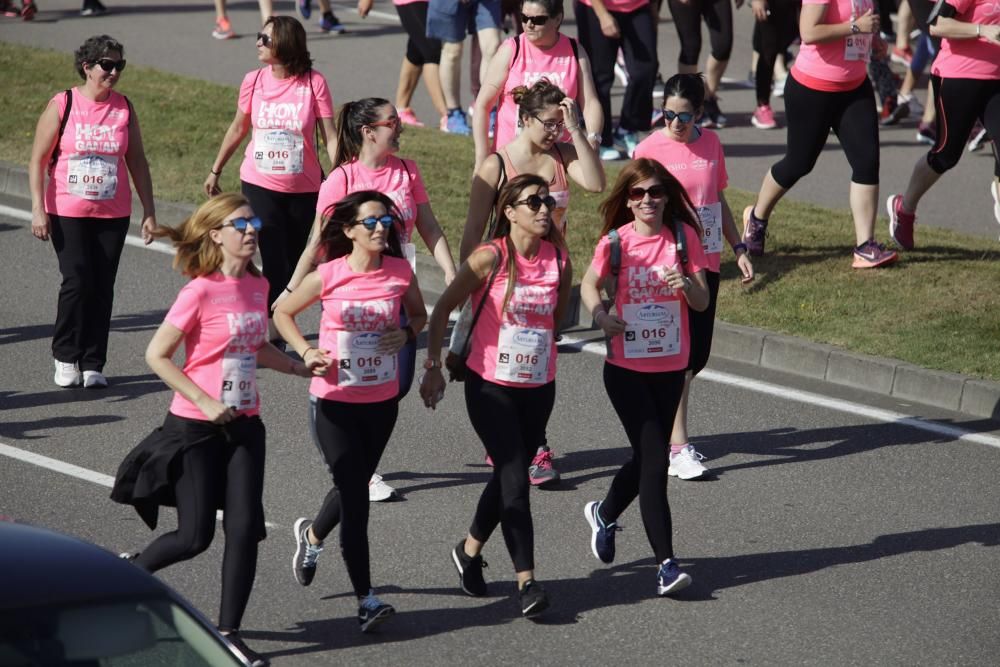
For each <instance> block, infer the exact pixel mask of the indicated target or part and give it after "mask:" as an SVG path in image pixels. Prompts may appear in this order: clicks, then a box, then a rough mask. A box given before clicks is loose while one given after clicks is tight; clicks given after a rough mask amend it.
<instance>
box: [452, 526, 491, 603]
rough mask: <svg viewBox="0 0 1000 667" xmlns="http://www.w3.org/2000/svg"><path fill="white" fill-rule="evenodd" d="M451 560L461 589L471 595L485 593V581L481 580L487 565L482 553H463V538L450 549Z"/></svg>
mask: <svg viewBox="0 0 1000 667" xmlns="http://www.w3.org/2000/svg"><path fill="white" fill-rule="evenodd" d="M451 562H452V563H454V564H455V569H456V570H458V583H459V585H460V586H461V587H462V590H463V591H465V592H466V593H468V594H469V595H471V596H473V597H482V596H484V595H486V581H484V580H483V568H484V567H489V566H488V565H487V564H486V561H484V560H483V556H482V554H480V555H478V556H470V555H468V554H466V553H465V540H462V541H461V542H459V543H458V544H457V545H456V546H455V548H454V549H452V550H451Z"/></svg>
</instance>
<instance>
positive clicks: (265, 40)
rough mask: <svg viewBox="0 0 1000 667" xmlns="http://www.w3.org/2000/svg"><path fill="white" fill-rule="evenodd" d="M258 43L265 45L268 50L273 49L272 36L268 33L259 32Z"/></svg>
mask: <svg viewBox="0 0 1000 667" xmlns="http://www.w3.org/2000/svg"><path fill="white" fill-rule="evenodd" d="M257 41H258V42H260V43H261V44H263V45H264V46H265V47H266V48H268V49H269V48H271V36H270V35H269V34H267V33H266V32H258V33H257Z"/></svg>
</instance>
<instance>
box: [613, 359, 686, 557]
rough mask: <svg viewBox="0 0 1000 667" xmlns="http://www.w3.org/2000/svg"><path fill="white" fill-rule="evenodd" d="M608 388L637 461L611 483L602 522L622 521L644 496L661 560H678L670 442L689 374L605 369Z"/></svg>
mask: <svg viewBox="0 0 1000 667" xmlns="http://www.w3.org/2000/svg"><path fill="white" fill-rule="evenodd" d="M604 388H605V389H606V390H607V392H608V397H609V398H610V399H611V405H612V406H614V409H615V412H617V413H618V419H620V420H621V423H622V427H624V429H625V435H626V436H628V441H629V444H631V445H632V458H631V459H629V461H628V463H626V464H625V465H623V466H622V467H621V469H620V470H619V471H618V473H617V474H616V475H615V478H614V481H612V482H611V488H610V489H608V495H607V496H605V498H604V502H602V503H601V518H602V519H604V520H605V521H606V522H608V523H610V522H613V521H617V520H618V517H619V516H621V514H622V512H624V511H625V509H626V508H627V507H628V506H629V505H630V504H631V503H632V501H633V500H635V497H636V496H639V512H640V513H641V514H642V525H643V527H644V528H645V529H646V539H648V540H649V545H650V546H651V547H652V548H653V553H654V554H655V555H656V560H657V562H659V563H662V562H663V561H665V560H666V559H668V558H673V557H674V543H673V535H672V533H673V528H672V526H671V522H670V504H669V503H668V502H667V464H668V461H667V450H668V449H669V447H668V446H667V444H666V443H667V442H668V441H669V438H670V431H671V429H672V428H673V424H674V415H675V414H676V413H677V405H678V404H679V403H680V400H681V394H683V393H684V371H674V372H670V373H639V372H637V371H632V370H628V369H625V368H621V367H620V366H615V365H614V364H609V363H605V364H604Z"/></svg>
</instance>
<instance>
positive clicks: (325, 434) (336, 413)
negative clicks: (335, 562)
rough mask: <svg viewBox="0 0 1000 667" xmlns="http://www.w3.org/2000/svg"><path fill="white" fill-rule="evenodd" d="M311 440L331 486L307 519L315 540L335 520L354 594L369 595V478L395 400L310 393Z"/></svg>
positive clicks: (394, 411) (386, 434)
mask: <svg viewBox="0 0 1000 667" xmlns="http://www.w3.org/2000/svg"><path fill="white" fill-rule="evenodd" d="M309 400H310V403H309V410H310V417H311V419H310V424H311V425H312V426H313V440H314V442H315V443H316V447H317V448H318V449H319V453H320V455H321V456H322V457H323V461H324V462H325V463H326V469H327V470H328V471H329V472H330V474H331V475H332V476H333V488H331V489H330V491H329V492H328V493H327V494H326V498H325V499H324V500H323V506H322V507H320V510H319V514H317V515H316V519H315V520H314V521H313V524H312V531H313V534H314V535H315V536H316V538H317V539H319V540H324V539H326V536H327V535H329V534H330V533H331V532H333V529H334V528H336V527H337V524H338V523H339V524H340V550H341V553H342V554H343V556H344V564H345V565H346V566H347V576H348V577H350V579H351V586H352V587H353V588H354V594H355V595H357V596H358V597H363V596H365V595H368V591H369V590H370V589H371V587H372V584H371V565H370V562H369V557H368V480H369V479H371V476H372V473H373V472H375V468H377V467H378V462H379V459H381V458H382V452H384V451H385V446H386V444H388V442H389V437H390V436H391V435H392V429H393V428H394V427H395V426H396V417H397V414H398V406H399V402H398V401H397V400H396V399H395V398H393V399H390V400H388V401H381V402H379V403H344V402H341V401H330V400H326V399H323V398H315V397H310V399H309Z"/></svg>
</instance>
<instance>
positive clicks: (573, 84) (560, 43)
mask: <svg viewBox="0 0 1000 667" xmlns="http://www.w3.org/2000/svg"><path fill="white" fill-rule="evenodd" d="M570 39H571V38H569V37H567V36H566V35H563V34H560V35H559V39H558V40H556V43H555V44H553V45H552V47H551V48H549V49H544V50H543V49H540V48H538V47H537V46H535V45H534V44H532V43H531V41H530V40H529V39H528V38H527V36H526V35H525V34H524V33H521V34H520V35H519V36H517V37H511V38H510V39H509V40H507V41H508V43H509V44H510V48H511V53H512V54H513V52H514V51H513V50H514V49H515V48H517V46H516V45H515V40H517V41H519V42H520V48H519V49H518V50H517V57H516V58H515V59H514V60H513V62H511V63H510V65H509V68H508V69H509V71H508V73H507V81H506V82H504V85H503V90H502V91H501V93H500V98H499V99H498V100H497V125H496V130H495V131H494V139H493V145H494V146H499V147H500V148H503V147H504V146H506V145H507V144H509V143H510V142H511V141H512V140H513V139H514V137H516V136H517V134H518V128H517V119H518V118H517V117H518V113H517V110H518V106H517V104H515V103H514V99H513V98H512V97H511V95H510V91H512V90H514V89H515V88H517V87H518V86H526V87H528V88H530V87H531V86H533V85H535V83H537V82H538V80H539V79H543V78H544V79H548V80H549V81H550V82H551V83H553V84H554V85H556V86H559V88H561V89H562V91H563V92H564V93H566V96H567V97H572V98H573V99H577V94H578V92H579V72H580V63H579V61H578V60H577V58H576V56H575V55H574V54H573V45H572V42H571V41H570ZM577 48H578V49H580V48H582V47H580V46H579V45H577ZM570 122H572V121H570ZM561 140H563V141H566V140H568V136H563V137H561Z"/></svg>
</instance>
